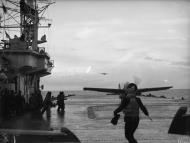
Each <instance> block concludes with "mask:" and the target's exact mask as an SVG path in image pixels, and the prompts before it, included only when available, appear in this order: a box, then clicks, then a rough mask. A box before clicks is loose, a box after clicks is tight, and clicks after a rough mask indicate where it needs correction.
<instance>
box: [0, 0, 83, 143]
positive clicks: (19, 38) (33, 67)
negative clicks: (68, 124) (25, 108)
mask: <svg viewBox="0 0 190 143" xmlns="http://www.w3.org/2000/svg"><path fill="white" fill-rule="evenodd" d="M1 2H2V5H1V6H0V8H1V17H0V29H1V33H0V35H1V37H2V39H1V42H0V90H1V91H2V90H3V89H8V90H9V91H14V92H15V93H18V92H21V93H22V96H23V97H24V99H25V102H26V103H29V99H30V97H31V95H32V94H35V93H36V91H38V90H39V89H40V88H41V87H43V86H40V78H41V77H44V76H47V75H50V74H51V70H52V69H53V67H54V61H53V60H51V58H50V56H49V54H48V53H47V51H46V48H45V47H41V46H40V45H41V44H42V43H45V42H47V40H46V35H45V34H44V35H43V36H42V37H41V38H40V39H38V35H39V32H38V30H39V28H49V27H50V26H51V24H50V23H48V24H46V25H43V24H44V23H45V22H44V23H43V22H42V23H41V21H42V20H44V19H45V20H46V21H47V19H46V18H45V17H43V16H44V13H45V11H46V10H47V8H48V7H49V6H50V5H51V4H52V3H54V2H52V1H50V0H6V1H1ZM18 31H19V32H18ZM13 34H14V36H13ZM0 100H1V97H0ZM1 102H2V101H1ZM1 105H2V104H1ZM1 110H2V108H0V117H1V116H2V111H1ZM28 122H29V121H28ZM28 124H30V123H28ZM37 126H38V125H37ZM0 133H3V134H4V133H6V134H7V136H8V137H10V142H11V140H12V142H18V143H19V142H28V141H29V140H30V138H32V140H30V143H31V142H34V143H35V142H76V143H78V142H80V141H79V140H78V138H77V137H76V136H75V135H74V134H73V133H72V132H71V131H69V130H68V129H67V128H61V129H60V131H59V132H56V131H51V130H50V131H49V130H46V129H44V131H38V130H35V129H34V130H32V129H31V130H28V131H26V130H22V129H3V128H0ZM18 134H19V136H17V135H18ZM0 140H1V141H2V140H4V135H2V136H1V135H0Z"/></svg>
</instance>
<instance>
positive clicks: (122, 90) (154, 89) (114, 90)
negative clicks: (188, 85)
mask: <svg viewBox="0 0 190 143" xmlns="http://www.w3.org/2000/svg"><path fill="white" fill-rule="evenodd" d="M128 84H129V83H128V82H126V83H125V84H124V87H123V89H122V88H121V86H120V84H119V88H118V89H114V88H92V87H84V88H83V90H89V91H98V92H107V93H110V94H111V95H112V94H118V95H120V94H125V93H127V85H128ZM172 87H173V86H165V87H153V88H139V89H137V93H138V94H139V95H140V94H141V93H142V92H150V91H159V90H166V89H170V88H172ZM110 94H109V95H110Z"/></svg>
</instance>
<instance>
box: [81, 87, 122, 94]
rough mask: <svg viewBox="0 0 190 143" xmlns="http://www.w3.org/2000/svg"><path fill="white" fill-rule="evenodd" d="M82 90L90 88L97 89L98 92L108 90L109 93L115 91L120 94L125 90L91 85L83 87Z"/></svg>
mask: <svg viewBox="0 0 190 143" xmlns="http://www.w3.org/2000/svg"><path fill="white" fill-rule="evenodd" d="M83 90H90V91H99V92H109V93H115V94H121V93H124V92H125V91H124V90H123V89H112V88H91V87H85V88H83Z"/></svg>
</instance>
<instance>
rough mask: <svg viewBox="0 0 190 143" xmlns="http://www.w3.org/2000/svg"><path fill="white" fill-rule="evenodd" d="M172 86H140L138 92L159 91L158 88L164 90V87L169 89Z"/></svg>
mask: <svg viewBox="0 0 190 143" xmlns="http://www.w3.org/2000/svg"><path fill="white" fill-rule="evenodd" d="M172 87H173V86H167V87H153V88H141V89H138V92H149V91H159V90H166V89H170V88H172Z"/></svg>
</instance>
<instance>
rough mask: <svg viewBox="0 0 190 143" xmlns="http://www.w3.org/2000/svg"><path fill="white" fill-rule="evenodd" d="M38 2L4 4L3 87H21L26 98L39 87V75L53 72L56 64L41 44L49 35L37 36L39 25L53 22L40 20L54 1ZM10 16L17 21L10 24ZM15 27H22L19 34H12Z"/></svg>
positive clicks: (0, 53) (0, 48)
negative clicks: (42, 22)
mask: <svg viewBox="0 0 190 143" xmlns="http://www.w3.org/2000/svg"><path fill="white" fill-rule="evenodd" d="M39 2H40V1H39V0H17V1H15V0H14V1H13V0H8V1H6V2H3V1H2V5H1V12H2V14H1V15H2V18H1V27H0V29H1V31H2V32H1V33H0V34H1V38H2V39H1V44H0V88H1V89H3V88H7V89H8V90H14V91H15V92H18V91H21V92H22V95H23V96H24V98H25V100H26V102H28V100H29V98H30V96H31V94H32V93H34V92H35V91H37V90H39V89H40V78H41V77H43V76H47V75H49V74H51V70H52V68H53V67H54V63H53V60H51V59H50V56H49V55H48V53H47V52H46V49H45V47H40V46H41V45H43V44H42V43H45V42H47V41H46V35H45V34H44V35H42V36H41V38H39V39H40V40H39V39H38V35H39V34H38V30H39V28H49V27H50V25H51V24H49V23H48V24H47V25H42V24H41V23H40V21H41V20H42V19H44V17H43V14H44V12H45V10H46V9H47V8H48V7H49V5H51V4H52V2H50V1H48V0H47V1H45V0H44V1H41V2H40V5H39ZM10 19H12V21H14V22H15V21H16V24H13V22H8V23H9V25H8V24H7V21H8V20H10ZM13 29H17V30H19V35H14V36H13V34H12V36H10V32H12V31H11V30H13ZM9 30H10V31H9ZM12 33H14V32H12ZM17 34H18V33H17ZM3 36H4V37H3Z"/></svg>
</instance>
